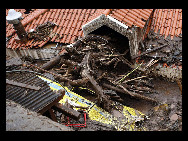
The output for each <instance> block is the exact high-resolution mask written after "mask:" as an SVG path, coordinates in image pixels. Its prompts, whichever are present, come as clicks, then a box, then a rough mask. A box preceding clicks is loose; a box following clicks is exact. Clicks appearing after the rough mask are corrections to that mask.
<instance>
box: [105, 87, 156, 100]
mask: <svg viewBox="0 0 188 141" xmlns="http://www.w3.org/2000/svg"><path fill="white" fill-rule="evenodd" d="M102 85H103V87H106V88H108V89H111V90H114V91H117V92H120V93H124V94H128V95H130V96H132V97H135V98H139V99H144V100H147V101H151V102H154V103H157V101H156V100H155V99H153V98H149V97H146V96H143V95H140V94H137V93H134V92H130V91H129V90H127V89H126V88H125V87H123V86H121V85H118V86H119V87H120V88H121V89H120V88H117V87H114V86H111V85H109V84H105V83H104V84H102Z"/></svg>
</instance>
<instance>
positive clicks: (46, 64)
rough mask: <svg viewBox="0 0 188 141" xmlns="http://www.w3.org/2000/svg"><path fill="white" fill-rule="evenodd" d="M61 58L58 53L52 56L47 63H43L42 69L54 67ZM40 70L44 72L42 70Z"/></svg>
mask: <svg viewBox="0 0 188 141" xmlns="http://www.w3.org/2000/svg"><path fill="white" fill-rule="evenodd" d="M60 60H61V56H60V55H57V56H56V57H54V58H52V59H51V60H50V61H48V62H47V63H45V64H43V65H42V67H41V69H45V70H49V69H51V68H53V67H54V66H55V65H57V64H59V62H60ZM39 72H42V70H40V71H39Z"/></svg>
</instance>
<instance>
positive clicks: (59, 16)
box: [6, 9, 102, 49]
mask: <svg viewBox="0 0 188 141" xmlns="http://www.w3.org/2000/svg"><path fill="white" fill-rule="evenodd" d="M100 10H102V9H100ZM100 10H96V9H50V10H49V9H46V10H45V9H39V10H35V11H33V12H32V13H31V14H29V15H28V16H26V15H24V14H23V16H22V17H23V18H24V19H23V20H22V21H21V22H22V24H23V25H24V26H25V29H26V31H27V32H28V31H30V30H31V29H35V28H36V27H37V26H38V25H39V24H43V23H45V22H47V21H51V22H54V23H56V24H57V26H55V28H54V30H53V32H54V33H56V35H55V36H54V37H53V38H52V39H48V40H46V41H36V42H35V41H34V39H32V40H29V41H28V42H27V43H26V44H24V43H16V41H15V37H16V36H17V35H16V34H13V36H12V38H11V39H10V41H9V43H8V45H7V48H13V49H14V48H31V47H42V46H43V45H44V44H46V43H47V42H48V41H52V42H60V43H73V41H74V39H75V38H76V37H78V36H82V35H83V31H82V25H84V24H86V23H87V22H88V18H89V17H90V16H95V14H97V13H99V12H98V11H100ZM7 11H8V10H7ZM16 11H19V12H21V13H23V12H24V10H23V9H19V10H16ZM6 13H7V14H8V12H6ZM12 33H14V29H13V27H12V25H7V35H6V36H7V37H8V36H10V35H11V34H12ZM58 35H59V36H58Z"/></svg>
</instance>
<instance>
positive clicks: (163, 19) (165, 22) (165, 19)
mask: <svg viewBox="0 0 188 141" xmlns="http://www.w3.org/2000/svg"><path fill="white" fill-rule="evenodd" d="M151 29H153V30H154V32H156V33H157V32H159V30H160V32H159V34H160V35H164V37H165V38H166V37H167V36H170V37H171V39H173V37H174V36H179V35H180V34H181V32H182V9H156V10H155V13H154V16H153V22H152V28H151Z"/></svg>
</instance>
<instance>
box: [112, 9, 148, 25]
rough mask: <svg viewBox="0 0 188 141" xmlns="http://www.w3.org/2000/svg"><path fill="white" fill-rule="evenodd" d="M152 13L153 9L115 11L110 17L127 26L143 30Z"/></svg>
mask: <svg viewBox="0 0 188 141" xmlns="http://www.w3.org/2000/svg"><path fill="white" fill-rule="evenodd" d="M151 12H152V9H113V10H112V11H111V13H110V14H109V15H110V16H111V17H113V18H115V19H117V20H119V21H120V22H122V23H124V24H126V25H127V26H130V27H131V26H132V25H135V26H138V27H140V28H143V27H144V25H145V22H146V21H147V19H148V18H149V16H150V14H151Z"/></svg>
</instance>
